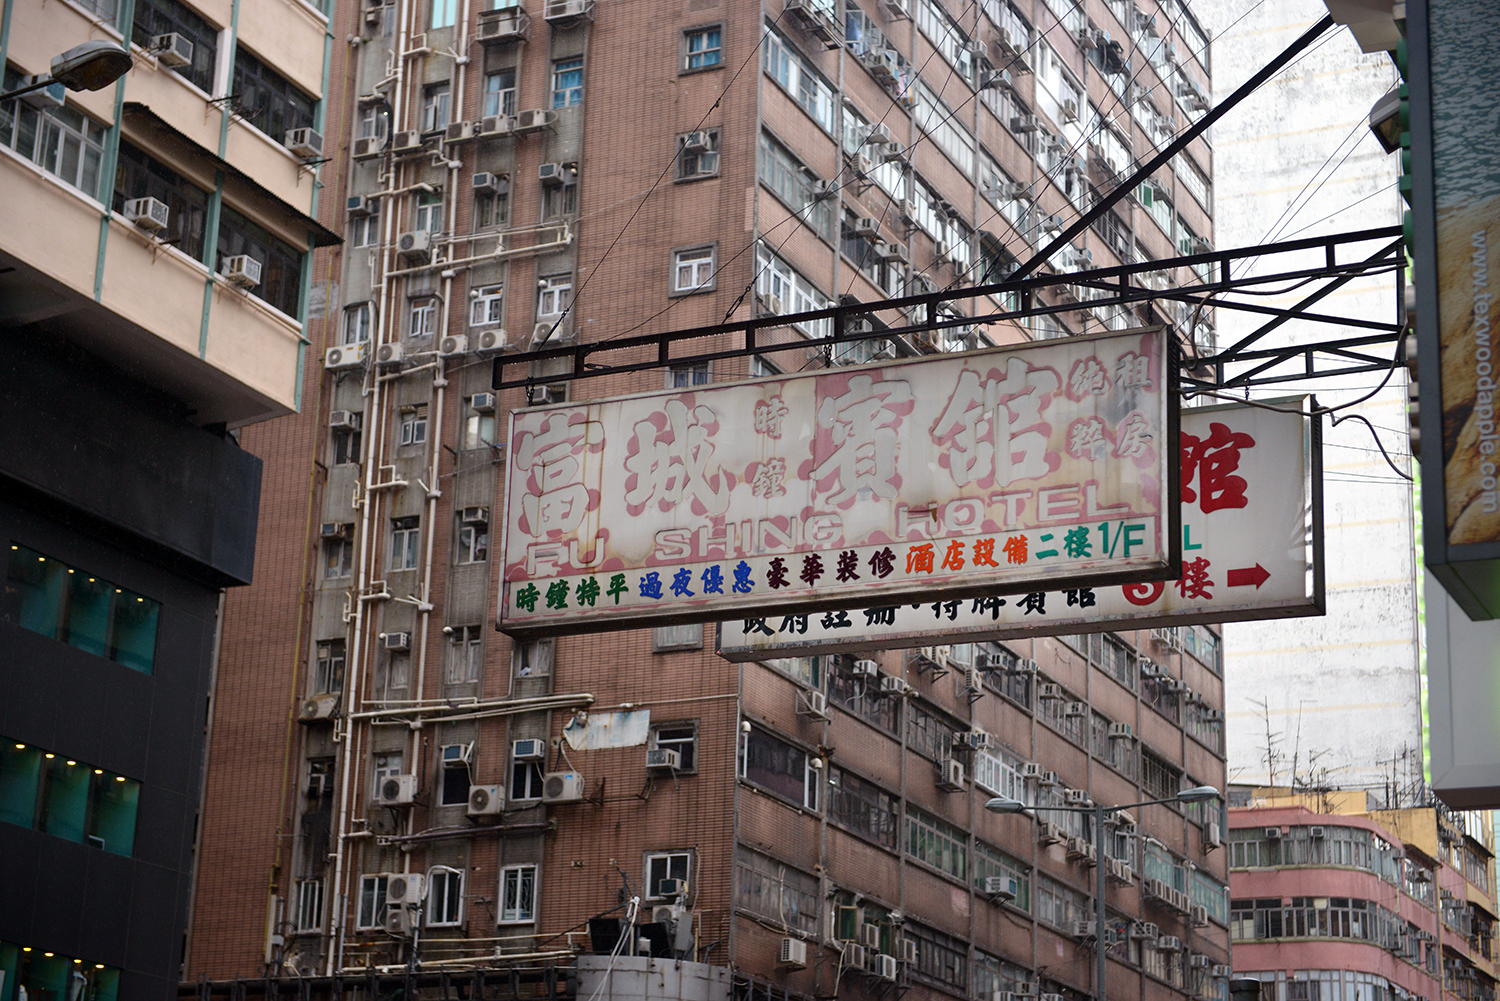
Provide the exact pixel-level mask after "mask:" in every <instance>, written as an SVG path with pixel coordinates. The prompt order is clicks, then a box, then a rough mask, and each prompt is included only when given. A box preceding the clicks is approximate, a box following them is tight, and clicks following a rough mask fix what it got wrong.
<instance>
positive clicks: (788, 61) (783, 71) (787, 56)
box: [761, 27, 837, 135]
mask: <svg viewBox="0 0 1500 1001" xmlns="http://www.w3.org/2000/svg"><path fill="white" fill-rule="evenodd" d="M764 31H765V39H764V43H763V44H762V46H761V52H762V58H761V65H762V67H763V68H764V69H765V71H766V72H767V73H768V74H770V76H771V78H772V79H773V80H775V81H776V82H777V83H779V84H781V86H782V87H783V88H785V89H786V91H787V93H788V94H790V95H791V96H792V98H793V99H794V100H795V101H796V102H797V103H798V104H800V105H802V109H803V110H804V111H806V112H807V113H808V114H809V115H811V116H812V119H813V121H815V122H817V123H818V124H819V125H821V126H822V127H823V130H824V131H825V132H827V133H829V134H830V135H832V134H833V132H834V129H835V127H836V123H837V112H836V109H835V105H834V101H833V88H832V87H830V86H829V85H828V82H827V81H826V80H824V79H823V78H822V76H820V75H819V74H818V72H817V70H815V69H813V68H812V65H811V64H810V63H807V62H806V61H804V60H803V58H802V56H801V55H800V54H799V53H798V52H797V50H796V49H795V48H794V47H793V46H792V45H791V43H790V42H788V41H787V40H786V39H785V38H783V37H782V36H781V35H779V34H777V33H776V32H775V31H773V30H771V28H770V27H766V28H765V29H764Z"/></svg>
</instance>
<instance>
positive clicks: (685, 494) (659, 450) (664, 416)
mask: <svg viewBox="0 0 1500 1001" xmlns="http://www.w3.org/2000/svg"><path fill="white" fill-rule="evenodd" d="M718 427H719V420H718V417H717V416H716V415H715V414H714V412H713V410H711V409H710V408H708V407H702V406H700V407H694V408H692V409H691V410H690V409H688V405H687V404H686V403H685V402H683V401H682V400H668V401H667V402H666V406H665V407H664V408H663V409H662V410H658V411H657V412H656V413H654V414H652V415H651V416H650V417H648V418H646V419H645V420H642V421H638V422H637V423H636V425H635V428H634V433H633V434H632V436H631V438H630V447H629V451H628V453H627V454H626V456H625V469H626V471H627V472H629V473H630V477H629V479H627V480H626V481H625V487H626V489H625V502H626V503H627V504H628V505H629V506H630V508H629V509H630V512H631V514H640V513H641V511H642V510H643V509H644V508H645V506H646V505H647V504H649V503H652V502H653V501H654V502H655V503H656V504H657V505H658V506H659V507H660V509H661V510H663V511H670V510H671V509H672V508H674V507H676V506H677V505H678V504H681V503H683V502H684V501H686V502H688V503H689V504H691V505H692V510H693V511H694V512H695V513H699V514H704V513H706V514H711V515H718V514H723V513H724V510H725V509H726V508H727V507H728V506H729V484H728V483H727V482H726V480H725V478H724V474H723V473H722V472H721V471H720V469H719V466H718V463H717V462H716V461H715V459H714V445H713V435H714V433H715V432H717V430H718Z"/></svg>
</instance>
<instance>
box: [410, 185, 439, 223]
mask: <svg viewBox="0 0 1500 1001" xmlns="http://www.w3.org/2000/svg"><path fill="white" fill-rule="evenodd" d="M411 224H412V229H415V230H418V231H425V232H428V233H437V232H440V231H441V230H442V228H443V196H442V195H441V194H439V193H437V192H427V191H422V192H419V193H418V194H417V204H416V206H415V207H414V208H413V209H412V217H411Z"/></svg>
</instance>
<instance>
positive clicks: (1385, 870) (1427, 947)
mask: <svg viewBox="0 0 1500 1001" xmlns="http://www.w3.org/2000/svg"><path fill="white" fill-rule="evenodd" d="M1373 799H1374V797H1367V796H1366V794H1365V793H1363V792H1356V793H1337V794H1327V793H1325V794H1321V795H1318V794H1291V793H1288V792H1287V791H1286V790H1268V789H1254V790H1252V789H1249V788H1242V787H1236V788H1235V789H1233V790H1231V803H1232V804H1244V805H1234V806H1231V809H1230V811H1229V832H1228V834H1227V838H1226V840H1227V844H1226V845H1225V848H1226V850H1227V852H1228V854H1229V866H1230V884H1231V890H1232V892H1233V898H1234V899H1233V902H1232V903H1231V905H1230V937H1231V938H1232V940H1233V944H1234V964H1235V975H1236V976H1241V977H1253V978H1255V979H1258V980H1260V981H1262V982H1263V984H1264V987H1263V988H1262V997H1264V998H1266V999H1267V1001H1300V999H1304V998H1305V999H1317V1001H1342V999H1350V998H1386V999H1392V1001H1398V999H1399V1001H1411V999H1417V998H1422V999H1427V1001H1437V999H1439V998H1444V999H1446V998H1462V999H1464V1001H1487V999H1489V998H1493V997H1494V996H1495V956H1494V949H1493V947H1494V934H1495V920H1496V915H1497V914H1500V911H1497V909H1496V896H1495V884H1494V878H1495V873H1494V826H1493V818H1492V816H1491V815H1490V814H1489V813H1480V812H1477V811H1475V812H1468V813H1461V812H1454V811H1451V810H1449V809H1448V808H1447V807H1445V806H1442V805H1441V804H1438V805H1436V806H1431V805H1429V806H1412V807H1404V808H1400V809H1394V810H1387V809H1378V808H1375V806H1376V805H1375V804H1374V803H1373Z"/></svg>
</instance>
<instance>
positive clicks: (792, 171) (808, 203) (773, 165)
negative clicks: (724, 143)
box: [756, 132, 837, 240]
mask: <svg viewBox="0 0 1500 1001" xmlns="http://www.w3.org/2000/svg"><path fill="white" fill-rule="evenodd" d="M756 170H757V171H758V173H759V176H760V183H762V184H764V185H765V186H766V187H767V188H769V189H771V192H772V193H773V194H775V195H776V197H778V198H780V199H781V200H782V201H783V202H784V203H786V207H787V208H789V209H791V210H792V211H793V212H795V213H797V217H798V218H799V219H801V220H802V221H803V222H805V223H807V225H809V226H811V227H812V230H813V232H815V233H817V234H818V235H819V236H821V237H823V238H824V239H825V240H826V239H829V238H831V237H832V235H833V220H834V209H833V206H834V205H835V204H837V199H834V198H824V197H822V195H821V193H820V191H819V190H817V189H816V187H815V185H816V181H815V178H814V175H813V174H812V172H811V171H810V170H808V169H807V168H805V167H804V166H803V165H802V161H800V160H798V159H797V158H796V157H795V156H793V155H792V153H791V151H789V150H788V149H787V148H786V147H785V146H783V145H781V143H779V142H777V141H776V140H775V139H772V138H771V136H770V135H769V134H767V133H765V132H762V133H761V134H760V155H759V159H758V161H757V163H756Z"/></svg>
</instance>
